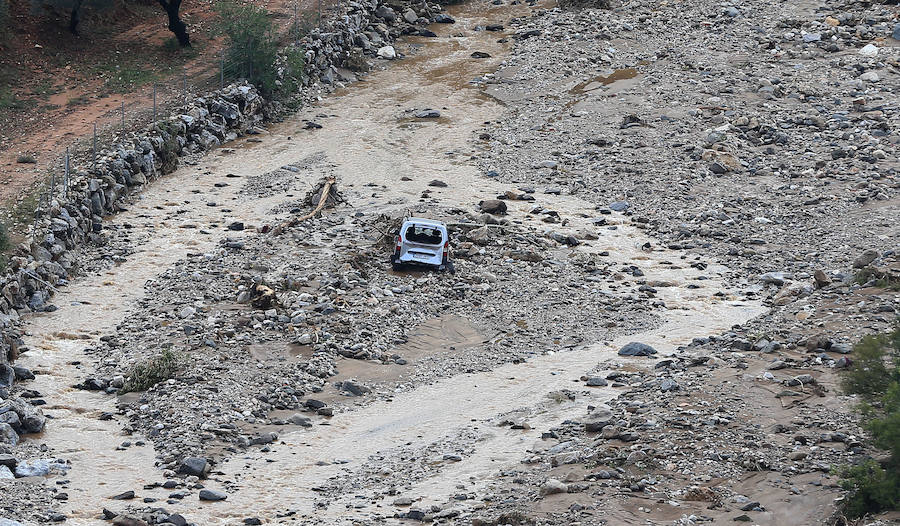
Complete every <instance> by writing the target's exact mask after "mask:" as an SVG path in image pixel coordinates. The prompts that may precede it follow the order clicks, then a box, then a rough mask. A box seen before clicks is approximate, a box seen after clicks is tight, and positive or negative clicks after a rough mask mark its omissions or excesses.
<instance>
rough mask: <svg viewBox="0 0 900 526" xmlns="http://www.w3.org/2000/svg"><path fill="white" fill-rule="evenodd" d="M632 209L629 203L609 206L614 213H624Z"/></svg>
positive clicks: (621, 202) (624, 202) (618, 202)
mask: <svg viewBox="0 0 900 526" xmlns="http://www.w3.org/2000/svg"><path fill="white" fill-rule="evenodd" d="M630 207H631V203H629V202H628V201H616V202H614V203H610V204H609V209H610V210H612V211H613V212H624V211H625V210H628V208H630Z"/></svg>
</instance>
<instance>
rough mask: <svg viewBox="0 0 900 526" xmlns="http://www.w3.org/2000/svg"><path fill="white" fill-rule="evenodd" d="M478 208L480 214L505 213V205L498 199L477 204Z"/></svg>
mask: <svg viewBox="0 0 900 526" xmlns="http://www.w3.org/2000/svg"><path fill="white" fill-rule="evenodd" d="M478 206H479V207H480V208H481V210H482V212H487V213H488V214H494V215H503V214H505V213H506V203H504V202H503V201H501V200H499V199H486V200H484V201H481V202H480V203H478Z"/></svg>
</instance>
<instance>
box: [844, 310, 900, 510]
mask: <svg viewBox="0 0 900 526" xmlns="http://www.w3.org/2000/svg"><path fill="white" fill-rule="evenodd" d="M853 350H854V353H855V356H856V361H855V362H854V363H853V366H852V367H851V368H850V370H849V371H847V373H845V374H844V377H843V378H842V379H841V384H842V386H843V388H844V391H845V392H847V393H850V394H858V395H860V397H861V398H862V403H861V404H860V405H859V410H860V411H861V413H862V415H863V418H864V421H865V427H866V429H867V430H868V431H869V433H871V435H872V441H873V445H874V446H875V447H877V448H879V449H883V450H885V451H887V452H888V453H889V454H890V456H889V457H888V459H887V460H886V461H885V462H883V466H879V465H878V464H877V463H876V462H874V461H869V462H867V463H865V464H862V465H859V466H854V467H851V468H848V469H845V470H844V471H843V476H844V481H843V483H842V484H843V486H844V487H845V488H846V489H847V490H849V491H850V494H849V495H848V499H847V504H846V513H847V514H848V515H849V516H851V517H861V516H863V515H866V514H867V513H879V512H881V511H886V510H893V509H898V508H900V322H898V324H897V326H896V327H895V328H894V330H893V331H891V332H890V333H887V334H883V335H879V336H866V337H865V338H863V339H862V340H861V341H860V342H859V343H858V344H856V346H854V348H853Z"/></svg>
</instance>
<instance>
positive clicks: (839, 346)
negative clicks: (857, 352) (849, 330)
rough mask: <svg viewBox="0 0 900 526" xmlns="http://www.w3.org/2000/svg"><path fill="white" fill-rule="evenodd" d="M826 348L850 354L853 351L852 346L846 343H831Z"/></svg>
mask: <svg viewBox="0 0 900 526" xmlns="http://www.w3.org/2000/svg"><path fill="white" fill-rule="evenodd" d="M828 350H829V351H831V352H836V353H838V354H850V353H851V352H853V346H852V345H849V344H846V343H832V344H831V347H829V348H828Z"/></svg>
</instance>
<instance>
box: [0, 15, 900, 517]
mask: <svg viewBox="0 0 900 526" xmlns="http://www.w3.org/2000/svg"><path fill="white" fill-rule="evenodd" d="M395 7H396V6H395ZM351 9H354V8H353V7H351ZM379 9H382V8H381V7H379ZM397 9H399V8H397ZM392 12H393V11H392ZM439 12H440V9H439V8H438V7H436V6H431V7H429V8H428V12H422V13H416V11H415V10H412V11H411V13H412V14H410V15H409V16H408V17H407V16H406V14H405V13H403V15H402V16H403V17H404V18H405V20H406V21H405V23H406V24H407V26H403V27H410V28H414V27H416V26H420V27H419V28H418V29H415V32H417V33H418V35H412V36H409V37H407V38H406V39H404V40H401V41H398V42H395V43H394V45H393V46H391V50H390V52H388V51H387V50H384V49H383V48H384V46H380V44H383V43H384V42H381V43H379V45H378V46H373V45H369V46H368V47H366V46H362V47H363V49H365V50H366V51H367V53H368V57H369V59H368V60H369V61H371V62H372V65H373V69H374V70H375V71H373V72H372V73H371V74H370V75H368V76H363V77H362V79H361V80H362V81H361V82H358V83H355V84H351V85H350V86H349V87H346V88H343V87H341V88H340V89H339V90H338V91H337V92H335V93H334V94H333V95H332V96H329V97H325V98H323V99H322V100H321V101H319V102H318V103H317V104H314V105H312V106H310V107H308V108H306V109H303V110H301V111H300V112H299V113H298V114H297V115H296V116H293V117H290V118H288V119H286V120H285V121H284V122H282V123H279V124H273V125H270V126H267V127H265V126H259V127H257V129H256V131H255V132H254V134H253V135H252V136H250V137H249V138H245V139H240V140H238V141H234V142H231V143H227V144H225V145H224V146H223V147H220V148H216V149H214V150H212V151H211V152H209V153H207V154H206V155H200V154H198V155H193V156H189V157H187V158H186V160H187V162H185V163H184V164H183V165H182V166H181V167H180V168H179V169H178V170H176V171H175V172H174V173H172V174H171V175H168V176H167V177H165V178H160V179H159V180H157V181H156V182H155V183H154V184H152V185H149V186H148V187H147V188H145V189H144V191H143V193H141V194H135V195H130V196H129V197H128V199H127V201H122V202H121V208H123V210H122V211H121V212H120V213H119V214H117V215H116V216H114V217H111V218H108V219H107V220H104V221H103V228H102V229H98V230H99V232H98V233H96V235H95V236H93V237H94V242H95V243H94V245H92V246H88V247H87V248H85V249H84V251H83V252H80V253H79V255H78V259H79V262H80V264H81V268H82V269H83V272H84V275H83V276H80V277H78V278H75V279H73V280H71V282H69V280H68V279H66V280H65V281H62V282H59V283H57V285H66V286H65V287H63V288H61V289H60V291H59V292H58V293H57V294H56V295H55V297H54V299H53V300H52V304H50V305H52V307H53V308H48V309H38V310H44V312H43V313H41V314H37V315H32V316H30V317H29V318H28V319H26V322H25V323H26V325H25V326H24V333H23V334H22V340H23V341H22V342H20V343H17V344H16V345H15V346H14V348H15V349H16V351H17V353H20V354H21V356H20V357H19V360H18V362H17V364H20V365H19V366H20V367H22V369H21V370H20V369H16V370H15V371H13V370H12V369H11V368H10V371H12V374H13V375H14V376H15V375H18V376H19V379H20V382H17V383H15V384H13V385H12V387H11V393H10V394H11V395H12V397H11V398H10V401H4V402H3V403H4V404H5V405H3V406H0V411H3V412H2V413H0V417H4V415H7V416H6V417H4V418H7V419H8V422H9V424H8V425H9V427H10V429H12V430H13V434H14V435H15V440H16V441H18V438H19V434H20V433H21V434H22V435H23V436H24V437H25V438H24V439H23V441H22V445H17V446H16V448H15V449H14V450H13V449H12V448H10V447H9V446H4V447H6V448H7V449H6V450H5V451H2V452H0V466H4V465H6V466H8V468H9V469H10V474H9V476H15V477H16V478H14V479H13V480H11V481H8V482H6V481H4V482H0V484H3V486H4V492H3V500H2V501H0V509H2V510H3V511H2V515H0V516H2V517H7V518H8V519H10V520H14V521H19V522H20V523H23V524H26V523H40V522H47V521H57V520H59V521H63V520H65V521H66V522H67V523H73V524H93V523H97V521H99V520H102V519H105V520H110V521H112V522H113V523H115V524H186V523H195V524H239V523H244V524H261V523H266V524H268V523H292V524H350V523H354V524H376V523H396V522H398V521H401V522H403V521H409V522H417V521H428V522H436V523H443V524H638V523H640V524H700V523H713V524H715V523H719V522H732V521H738V522H750V523H754V524H785V523H786V522H788V521H790V522H794V523H798V524H830V523H834V522H833V521H834V520H835V519H836V518H838V517H839V507H838V506H836V502H839V500H840V498H841V496H842V490H841V489H840V487H839V485H838V481H839V477H838V476H837V475H836V474H835V472H834V470H833V468H834V467H835V466H840V465H844V464H850V463H854V462H858V461H860V460H862V459H864V458H868V457H869V456H871V455H873V454H875V455H877V452H875V451H872V450H870V449H869V448H868V447H867V446H866V437H865V434H864V433H863V432H862V430H861V428H860V424H859V421H858V417H857V416H856V415H855V413H854V412H852V407H853V405H854V403H855V401H854V400H853V399H852V398H851V397H847V396H843V395H842V394H841V391H840V388H839V386H838V382H839V375H840V369H842V368H844V367H847V366H848V365H849V364H850V363H852V360H853V351H852V346H853V344H854V343H855V342H856V341H857V340H858V339H859V338H860V337H861V336H863V335H866V334H872V333H877V332H883V331H885V330H888V329H889V328H890V327H891V326H892V324H893V323H895V322H896V319H897V311H898V309H900V295H898V283H900V256H898V253H897V249H898V247H900V242H898V238H900V229H898V228H897V226H896V225H898V224H900V217H898V216H900V209H898V207H897V205H896V203H897V199H898V195H897V191H898V188H900V186H898V185H900V180H898V168H900V162H898V157H897V153H898V144H900V138H898V136H897V132H896V129H897V125H898V121H900V108H898V100H897V96H898V93H897V86H898V85H900V83H898V82H897V81H898V78H900V66H898V62H897V60H898V57H900V39H898V38H897V37H900V28H898V26H897V24H898V23H900V21H898V10H897V8H896V6H888V5H880V4H874V5H873V4H869V3H862V2H847V3H837V2H818V3H817V2H800V3H794V4H791V5H785V4H783V3H781V2H774V1H760V2H753V3H734V4H731V5H722V4H720V3H711V2H698V3H692V4H691V5H690V6H684V5H681V4H680V3H668V2H663V3H659V2H652V3H651V2H643V1H635V2H629V3H627V4H619V3H616V2H613V5H612V6H611V8H609V9H606V8H597V7H591V6H587V7H584V6H580V7H567V6H563V7H558V6H553V5H545V4H536V5H533V6H532V5H521V4H519V3H515V2H514V3H513V4H505V3H504V2H500V1H497V2H494V3H490V4H489V3H484V2H470V3H468V4H464V5H462V6H456V7H453V8H451V9H450V10H449V11H448V13H446V14H445V13H441V16H444V17H448V18H446V19H442V20H443V21H444V22H449V21H450V20H453V21H454V22H455V23H453V24H449V23H443V24H433V25H431V26H428V27H426V26H425V25H424V24H425V22H426V21H427V20H428V19H432V20H436V21H441V20H437V18H438V16H437V15H436V13H439ZM376 14H377V11H376ZM384 15H385V12H384V11H383V10H382V13H381V15H377V16H379V17H381V18H384ZM420 17H421V18H422V20H419V18H420ZM674 20H677V27H676V26H674V25H673V21H674ZM676 31H677V38H673V33H674V32H676ZM402 32H405V33H413V32H414V31H412V30H404V31H402ZM432 34H433V35H434V36H431V35H432ZM367 38H368V37H367ZM398 55H399V56H400V57H401V59H400V60H399V62H397V63H394V64H391V61H392V60H393V59H395V58H396V57H397V56H398ZM329 56H330V55H329ZM376 57H377V58H376ZM326 70H327V71H326ZM323 71H326V73H327V72H331V71H332V70H331V69H328V68H325V69H323ZM334 71H335V72H337V71H338V70H337V69H335V70H334ZM336 81H337V79H336V78H332V79H331V82H336ZM334 87H338V86H334ZM485 95H487V97H486V96H485ZM204 149H205V148H204ZM326 177H333V178H334V179H335V180H336V181H337V183H336V184H337V187H336V188H337V190H338V193H337V194H335V195H336V196H339V197H340V198H341V199H336V200H335V202H334V203H332V205H333V206H329V207H328V208H326V209H325V210H323V211H322V213H321V214H319V215H317V216H316V217H314V218H312V219H309V220H305V221H301V222H299V223H297V224H291V222H292V221H291V220H292V218H293V219H294V220H296V219H297V218H299V217H301V216H303V215H304V214H307V213H308V212H310V211H311V210H312V208H313V206H314V204H315V203H316V202H318V197H317V192H321V191H322V181H323V180H324V179H325V178H326ZM404 214H412V215H418V216H422V215H424V216H428V217H434V218H439V219H442V220H444V221H446V222H447V223H448V225H449V226H450V228H451V232H452V234H451V245H452V251H453V258H454V261H455V270H456V272H455V273H453V274H451V273H438V272H424V271H415V270H410V271H404V272H395V271H392V270H390V266H389V265H388V263H387V255H388V253H389V251H390V250H391V243H392V235H393V232H394V230H395V229H396V226H397V224H398V222H399V220H400V218H402V217H403V215H404ZM51 257H52V256H51ZM22 266H23V267H25V266H26V265H24V264H23V265H22ZM47 301H49V298H47ZM11 348H12V347H11ZM154 368H155V369H154ZM158 371H163V372H164V374H165V377H166V379H165V380H163V381H161V382H159V383H155V382H151V385H152V384H153V383H155V385H152V386H150V385H144V384H143V381H144V380H145V379H146V378H153V377H154V374H157V372H158ZM32 373H34V374H33V376H34V378H33V379H28V376H29V375H32ZM160 374H163V373H160ZM8 383H10V384H11V383H12V382H11V381H10V382H8ZM148 387H149V388H148ZM4 398H7V395H6V394H5V395H4ZM22 400H26V401H31V402H30V403H23V402H22ZM42 404H43V415H46V417H47V420H46V429H45V430H44V433H43V434H42V435H39V436H33V437H28V435H27V433H28V432H29V429H25V428H24V427H23V426H28V425H30V424H29V422H31V423H33V424H34V425H37V420H40V426H41V428H44V425H45V424H44V420H43V416H40V417H36V416H34V415H35V414H37V413H36V412H35V411H36V410H35V409H33V407H32V406H39V405H42ZM2 408H7V409H6V410H5V411H4V410H3V409H2ZM13 415H15V417H13ZM29 416H30V417H31V418H29ZM3 421H4V422H7V420H3ZM13 424H15V426H19V427H18V429H14V427H15V426H14V425H13ZM8 436H9V441H12V436H13V435H8ZM12 445H15V444H12ZM6 453H14V454H12V455H7V454H6ZM95 470H96V472H97V473H101V474H102V475H103V476H102V477H96V476H95ZM3 473H4V471H3V470H2V469H0V478H4V476H3ZM13 473H15V475H13ZM890 520H891V517H890V516H887V517H883V518H881V521H882V523H884V522H887V521H890ZM0 523H2V521H0Z"/></svg>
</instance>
